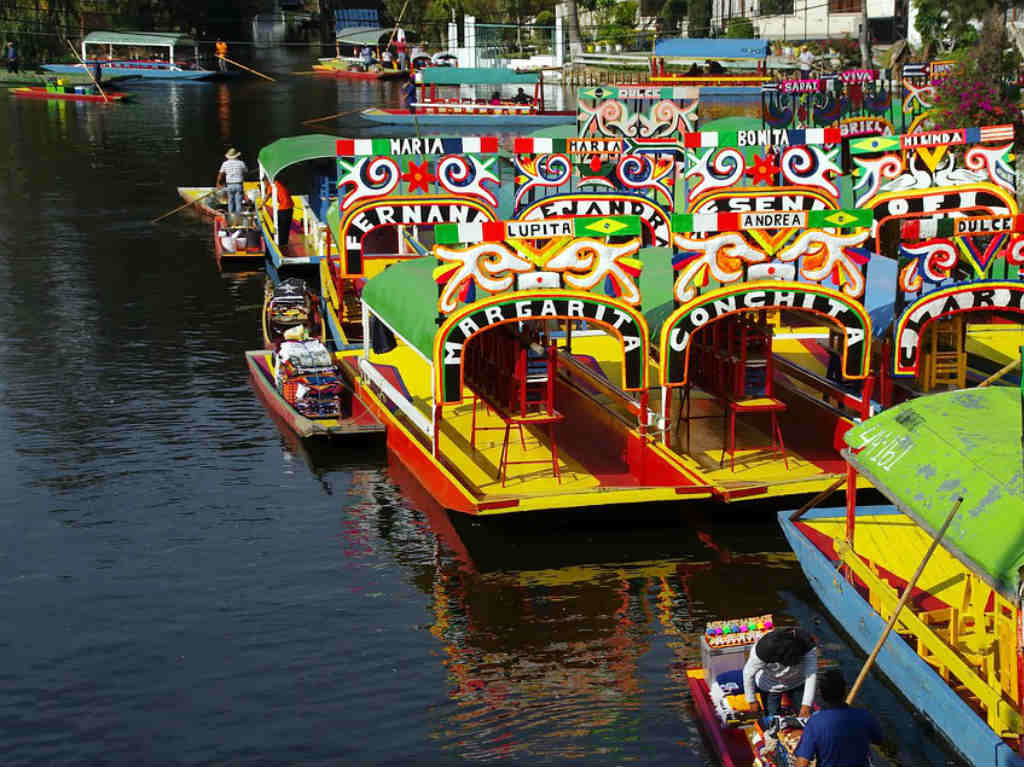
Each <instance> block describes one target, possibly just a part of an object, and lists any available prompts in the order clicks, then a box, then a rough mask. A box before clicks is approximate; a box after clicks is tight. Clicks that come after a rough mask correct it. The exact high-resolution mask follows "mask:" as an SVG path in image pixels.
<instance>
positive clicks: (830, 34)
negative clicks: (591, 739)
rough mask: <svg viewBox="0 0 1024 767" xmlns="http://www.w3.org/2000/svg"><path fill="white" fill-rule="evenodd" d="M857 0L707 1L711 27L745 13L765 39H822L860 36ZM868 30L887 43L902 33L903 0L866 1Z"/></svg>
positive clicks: (720, 29) (722, 25)
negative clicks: (709, 6) (708, 2)
mask: <svg viewBox="0 0 1024 767" xmlns="http://www.w3.org/2000/svg"><path fill="white" fill-rule="evenodd" d="M860 3H861V0H711V29H712V30H713V31H718V32H724V31H725V29H726V27H727V26H728V24H729V19H731V18H734V17H737V16H745V17H747V18H749V19H750V20H751V21H752V22H753V24H754V32H755V34H756V36H757V37H761V38H764V39H766V40H790V41H799V40H824V39H830V38H832V39H834V38H842V37H850V38H852V39H854V40H856V39H858V37H859V35H860V19H861V16H860V9H861V8H860ZM867 4H868V20H869V23H870V25H871V33H872V36H873V38H874V39H875V40H876V41H877V42H882V43H887V42H893V41H894V40H898V39H900V38H902V37H904V36H905V35H906V18H907V13H906V8H907V0H867Z"/></svg>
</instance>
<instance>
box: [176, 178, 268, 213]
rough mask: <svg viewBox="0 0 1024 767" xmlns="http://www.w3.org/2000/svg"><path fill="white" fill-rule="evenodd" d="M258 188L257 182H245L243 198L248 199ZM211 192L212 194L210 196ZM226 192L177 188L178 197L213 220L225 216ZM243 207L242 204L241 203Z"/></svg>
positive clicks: (198, 187)
mask: <svg viewBox="0 0 1024 767" xmlns="http://www.w3.org/2000/svg"><path fill="white" fill-rule="evenodd" d="M259 188H260V185H259V182H257V181H246V182H245V183H244V184H243V190H244V192H245V197H246V199H248V198H249V197H250V196H251V195H253V193H255V192H258V191H259ZM211 192H213V194H211ZM227 194H228V193H227V190H225V189H223V188H221V189H219V190H216V191H215V190H214V188H213V187H212V186H179V187H178V196H179V197H181V199H183V200H184V201H185V202H192V203H194V205H192V208H193V209H194V210H197V211H199V212H200V213H201V214H203V215H204V216H209V217H210V218H215V217H217V216H219V215H227V212H228V196H227ZM243 206H244V203H243Z"/></svg>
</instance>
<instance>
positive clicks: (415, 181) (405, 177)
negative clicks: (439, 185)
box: [402, 160, 437, 194]
mask: <svg viewBox="0 0 1024 767" xmlns="http://www.w3.org/2000/svg"><path fill="white" fill-rule="evenodd" d="M402 181H404V182H406V183H407V184H408V185H409V186H408V188H407V191H408V192H409V194H412V193H413V192H415V191H416V190H417V189H422V190H423V191H424V193H426V194H430V185H431V184H432V183H433V182H435V181H437V176H435V175H434V174H433V173H432V172H431V170H430V162H429V161H428V160H424V161H423V163H422V164H420V165H417V164H416V163H414V162H410V163H409V170H408V172H406V173H403V174H402Z"/></svg>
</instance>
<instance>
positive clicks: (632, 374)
mask: <svg viewBox="0 0 1024 767" xmlns="http://www.w3.org/2000/svg"><path fill="white" fill-rule="evenodd" d="M540 318H574V319H575V318H578V319H581V320H591V321H593V322H597V323H600V324H603V325H606V326H608V327H610V328H612V329H613V330H614V331H615V332H616V333H617V334H618V335H619V336H620V337H621V339H622V350H623V355H624V358H625V366H624V370H623V375H624V377H625V381H624V388H626V389H640V388H643V387H644V386H645V385H646V382H645V381H644V372H645V370H646V354H647V350H646V344H645V343H644V339H645V337H646V336H645V329H644V328H643V327H642V326H641V322H639V321H638V319H637V315H636V314H635V313H634V312H632V311H631V310H629V308H628V307H624V306H616V305H614V304H613V303H612V302H611V299H609V300H601V299H598V298H597V297H594V296H590V297H587V298H583V297H580V296H573V297H568V296H558V295H557V294H555V295H550V296H541V297H535V298H527V297H519V296H507V297H502V298H500V299H497V300H496V301H494V302H493V303H488V304H487V305H485V306H482V307H481V308H479V309H478V310H477V311H474V312H472V313H471V314H468V315H465V316H463V317H462V319H459V320H457V321H455V322H453V323H452V324H451V325H450V326H448V328H447V332H445V331H444V329H443V328H442V330H441V331H440V332H439V333H438V336H439V344H438V345H439V346H440V348H437V347H435V349H436V351H435V359H436V357H437V356H438V352H441V353H443V355H444V356H443V358H442V365H443V371H442V374H443V384H444V385H443V389H442V391H443V394H444V402H446V403H451V402H458V401H460V399H461V393H462V382H461V379H460V372H459V371H460V368H461V366H462V351H463V349H464V347H465V345H466V342H467V341H469V339H470V338H472V337H473V336H475V335H476V334H477V333H480V332H481V331H484V330H487V329H488V328H489V327H491V326H494V325H500V324H502V323H506V322H514V321H518V320H527V319H530V320H536V319H540ZM446 325H447V323H446Z"/></svg>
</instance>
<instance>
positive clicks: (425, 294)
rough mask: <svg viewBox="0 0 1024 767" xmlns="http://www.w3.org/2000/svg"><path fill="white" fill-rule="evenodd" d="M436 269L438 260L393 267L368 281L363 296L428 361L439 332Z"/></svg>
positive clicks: (412, 260)
mask: <svg viewBox="0 0 1024 767" xmlns="http://www.w3.org/2000/svg"><path fill="white" fill-rule="evenodd" d="M329 218H330V216H329V215H328V219H329ZM436 266H437V260H436V259H434V258H414V259H410V260H409V261H400V262H398V263H396V264H392V265H391V266H389V267H388V268H387V269H385V270H384V271H383V272H381V273H380V274H378V275H377V276H376V277H373V278H372V279H370V280H368V281H367V283H366V287H364V288H363V295H362V298H363V303H364V304H366V306H367V307H368V308H369V309H370V311H372V312H373V313H374V314H376V315H377V316H378V317H380V318H381V319H382V320H384V322H385V324H386V325H387V326H388V327H389V328H391V329H392V330H394V331H395V333H397V334H398V335H399V336H401V337H402V338H403V339H404V340H405V341H406V343H408V344H410V345H412V346H413V347H415V348H416V349H418V350H419V351H420V353H421V354H423V356H425V357H426V358H427V359H428V360H430V359H433V357H434V334H435V333H436V332H437V324H436V323H435V322H434V320H435V319H436V318H437V285H436V283H435V282H434V277H433V271H434V267H436Z"/></svg>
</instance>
